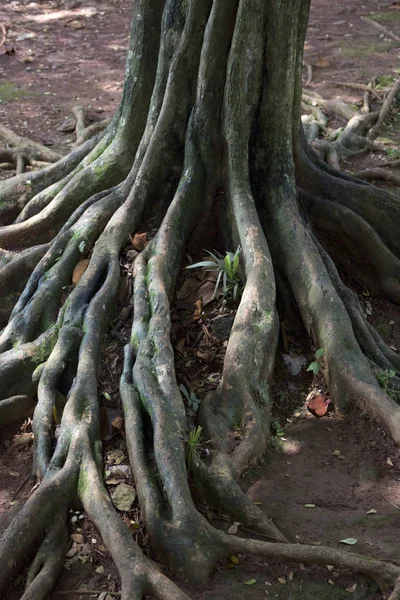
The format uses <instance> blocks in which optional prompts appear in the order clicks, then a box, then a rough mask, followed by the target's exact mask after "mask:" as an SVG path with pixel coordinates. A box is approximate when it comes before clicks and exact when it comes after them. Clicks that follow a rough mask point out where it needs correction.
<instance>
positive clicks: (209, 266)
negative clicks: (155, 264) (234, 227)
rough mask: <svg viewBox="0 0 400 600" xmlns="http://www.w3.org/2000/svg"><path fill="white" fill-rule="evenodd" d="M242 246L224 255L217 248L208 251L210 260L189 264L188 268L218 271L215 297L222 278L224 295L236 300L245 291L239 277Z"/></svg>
mask: <svg viewBox="0 0 400 600" xmlns="http://www.w3.org/2000/svg"><path fill="white" fill-rule="evenodd" d="M241 249H242V248H241V246H238V247H237V249H236V252H235V253H233V252H227V253H226V255H225V256H222V254H220V253H219V252H217V251H216V250H215V251H214V252H209V251H208V250H206V252H207V253H208V254H209V255H210V257H211V259H210V260H202V261H200V262H198V263H195V264H194V265H189V266H188V267H186V268H187V269H197V268H199V267H203V269H204V270H205V271H213V272H217V273H218V276H217V280H216V282H215V288H214V294H213V298H215V296H216V295H217V291H218V288H219V284H220V283H221V279H222V290H223V297H224V298H227V297H232V299H233V300H234V301H236V299H237V298H238V297H239V296H240V294H241V293H242V291H243V286H242V284H241V281H240V277H239V264H240V258H239V254H240V251H241Z"/></svg>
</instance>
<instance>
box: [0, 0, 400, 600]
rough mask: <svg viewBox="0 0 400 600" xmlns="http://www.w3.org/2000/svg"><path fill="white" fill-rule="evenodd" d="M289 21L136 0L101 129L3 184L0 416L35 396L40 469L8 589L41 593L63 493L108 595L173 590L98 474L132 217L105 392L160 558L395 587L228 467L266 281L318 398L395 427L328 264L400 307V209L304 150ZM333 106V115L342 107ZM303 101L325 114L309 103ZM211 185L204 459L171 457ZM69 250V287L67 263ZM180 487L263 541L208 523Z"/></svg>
mask: <svg viewBox="0 0 400 600" xmlns="http://www.w3.org/2000/svg"><path fill="white" fill-rule="evenodd" d="M250 5H251V6H250ZM306 21H307V3H306V2H304V3H301V2H297V1H296V2H295V1H294V0H293V1H290V2H272V3H265V2H264V1H263V0H252V2H249V1H248V0H235V1H232V0H207V1H203V0H201V1H200V0H195V1H193V2H190V3H182V2H177V1H176V0H167V1H166V2H164V1H163V0H151V1H150V0H137V1H136V2H135V4H134V18H133V21H132V42H131V48H130V54H129V57H128V63H127V77H126V84H125V88H124V95H123V100H122V103H121V106H120V108H119V110H118V113H117V115H116V116H115V118H114V119H113V121H112V122H111V123H110V124H109V126H108V128H107V130H106V131H105V133H104V135H100V136H99V137H98V138H95V140H90V141H89V142H86V144H84V145H83V146H82V147H81V148H79V149H78V150H77V151H75V152H72V153H71V154H70V155H69V156H68V157H65V158H62V159H61V160H59V161H58V162H57V163H56V164H54V165H51V166H50V167H47V168H46V169H44V170H43V171H41V172H33V173H30V174H29V178H28V174H25V175H19V176H18V177H16V178H15V180H14V181H13V180H10V182H6V183H5V184H4V187H2V189H3V190H5V193H6V194H7V197H9V198H10V205H9V206H8V207H7V208H6V209H4V211H3V212H2V214H3V216H4V225H5V226H4V227H2V228H1V229H0V244H1V245H2V247H4V248H5V250H3V251H2V254H1V257H0V258H1V260H2V267H1V270H0V289H1V290H4V291H5V292H6V291H7V296H6V298H5V299H4V303H3V306H2V308H1V311H2V312H1V313H0V315H1V316H2V318H3V319H6V318H8V316H9V314H10V319H9V321H8V324H7V325H6V327H5V329H4V330H3V331H2V332H1V335H0V352H1V354H0V399H1V400H0V420H1V421H2V423H3V422H5V423H7V422H10V421H11V420H13V419H18V418H21V417H22V416H25V414H26V413H27V412H28V411H32V408H33V406H35V412H34V419H33V429H34V436H35V445H34V451H35V464H34V471H35V473H36V475H37V477H38V479H39V480H40V481H41V483H40V485H39V487H38V488H37V490H36V491H35V492H34V493H33V495H32V496H31V497H30V498H29V500H28V501H27V503H26V504H25V506H24V507H23V508H22V509H21V511H20V512H19V513H18V515H17V516H16V518H15V519H14V521H13V523H12V524H11V525H10V527H9V528H8V530H7V531H6V532H5V534H4V536H3V538H2V541H1V544H0V557H1V558H2V560H3V562H4V565H5V567H4V569H3V570H2V571H1V572H0V587H1V586H4V585H5V584H6V582H7V581H9V579H10V577H11V576H12V573H13V572H14V571H15V569H16V568H17V567H18V565H19V564H21V562H22V560H24V559H26V558H28V557H29V558H30V559H31V560H32V562H31V567H30V570H29V574H28V579H27V586H26V591H25V593H24V595H23V598H24V600H28V599H29V600H42V598H44V597H45V596H46V594H47V593H48V592H49V591H50V589H51V588H52V586H53V584H54V581H55V579H56V577H57V576H58V574H59V571H60V569H61V567H62V564H63V557H64V553H65V550H66V544H67V539H68V534H67V529H66V519H67V513H68V509H69V507H70V506H71V505H72V504H73V503H75V502H76V501H77V500H79V501H81V502H82V504H83V506H84V508H85V510H86V512H87V514H88V516H89V518H90V519H91V520H92V521H93V523H94V524H95V526H96V527H97V529H98V531H99V533H100V535H101V537H102V540H103V542H104V543H105V544H106V545H107V547H108V548H109V550H110V552H111V555H112V557H113V560H114V562H115V564H116V566H117V569H118V571H119V574H120V577H121V584H122V590H121V597H122V598H123V600H132V599H137V600H140V599H141V598H143V597H144V596H152V597H154V598H157V599H163V600H185V599H186V598H187V596H186V595H185V594H184V593H183V592H181V591H180V590H179V589H178V588H177V586H176V585H175V584H174V583H172V582H171V581H170V580H169V579H168V578H167V577H166V576H165V575H163V574H162V573H161V571H160V568H159V567H158V566H157V565H156V564H155V563H153V562H151V561H150V560H149V559H148V558H146V557H145V556H144V555H143V554H142V552H141V550H140V549H139V547H138V546H137V545H136V544H135V542H134V540H133V538H132V536H131V533H130V531H129V529H128V528H127V527H126V526H125V524H124V523H123V521H122V519H121V518H120V517H119V515H118V514H117V512H116V511H115V510H114V508H113V505H112V502H111V499H110V497H109V496H108V494H107V491H106V488H105V486H104V483H103V478H102V471H103V465H102V452H101V451H102V448H101V441H100V413H99V399H98V389H97V387H98V385H97V384H98V364H99V358H100V349H101V344H102V342H103V339H104V335H105V331H106V329H107V327H108V322H109V319H110V317H111V315H112V313H113V310H114V308H115V304H116V297H117V292H118V287H119V282H120V265H119V254H120V252H121V250H122V249H123V248H124V247H125V245H126V244H127V243H128V240H129V235H131V234H133V233H134V232H135V231H137V230H138V228H139V226H140V225H141V224H142V223H143V222H144V221H145V220H147V219H150V220H151V221H150V222H151V223H152V226H153V225H154V226H156V227H158V231H157V234H156V235H155V237H153V239H152V240H151V241H150V243H149V244H148V245H147V247H146V248H145V250H144V251H143V252H142V253H140V254H139V256H138V257H137V258H136V260H135V263H134V267H133V275H134V298H133V303H134V307H133V325H132V332H131V338H130V341H129V343H128V344H127V346H126V348H125V361H124V371H123V375H122V377H121V383H120V393H121V399H122V404H123V409H124V415H125V431H126V442H127V448H128V454H129V460H130V463H131V466H132V471H133V474H134V479H135V485H136V489H137V494H138V498H139V501H140V506H141V510H142V516H143V518H144V520H145V521H146V532H147V534H148V536H149V539H150V542H151V545H152V549H153V550H154V552H155V553H156V555H157V557H158V559H159V561H160V562H161V563H163V564H165V565H166V566H167V567H168V568H171V569H172V570H173V571H174V572H175V573H176V574H177V575H178V576H179V577H181V578H186V579H188V578H189V579H191V580H192V581H194V582H198V583H203V582H204V581H205V580H206V579H207V577H208V576H209V574H210V572H211V571H212V569H213V567H214V565H215V563H216V562H217V561H218V560H220V559H222V558H224V557H225V556H227V555H229V554H232V552H243V553H257V554H261V555H263V556H268V557H270V558H276V559H278V560H291V561H297V562H302V563H307V564H320V565H326V564H332V565H335V566H337V567H340V568H349V569H354V570H356V571H358V572H361V573H363V574H365V575H367V576H369V577H372V578H373V579H375V581H377V582H378V584H379V585H380V586H381V589H382V590H383V591H384V592H385V593H386V592H387V591H389V590H390V589H391V588H393V587H395V591H394V592H393V594H395V595H394V596H393V594H392V596H393V597H394V598H396V597H398V592H397V591H396V590H397V587H398V584H397V582H398V580H399V577H400V567H398V566H395V565H391V564H388V563H383V562H380V561H377V560H375V559H372V558H366V557H363V556H359V555H356V554H352V553H348V552H342V551H338V550H334V549H329V548H324V547H321V546H318V547H317V546H303V545H299V544H290V543H284V542H287V539H286V537H285V535H284V534H283V533H282V532H281V531H280V530H279V527H278V526H276V525H275V524H274V523H272V522H271V520H270V519H269V518H268V516H267V515H266V514H265V513H264V512H262V511H261V510H260V509H259V508H258V507H257V506H255V505H254V503H253V502H251V500H250V499H249V498H247V497H246V495H245V494H244V493H243V491H242V489H241V488H240V485H239V483H238V482H239V478H240V476H241V474H242V473H243V471H244V469H245V468H246V467H247V466H248V465H249V464H250V463H251V462H253V461H255V460H257V459H258V458H259V456H260V455H261V454H262V453H263V452H264V451H265V449H266V448H267V444H268V439H269V431H270V413H271V397H270V394H269V381H270V377H271V376H272V373H273V369H274V361H275V353H276V347H277V338H278V314H277V309H276V305H277V288H278V290H279V292H282V291H283V293H284V294H285V296H286V298H284V299H283V300H282V299H281V300H280V305H282V306H285V307H286V306H287V305H289V303H293V298H294V299H295V302H296V304H297V306H298V309H299V311H300V314H301V317H302V319H303V322H304V325H305V327H306V329H307V331H308V332H309V334H310V336H311V337H312V338H313V340H314V342H315V344H316V346H317V347H322V348H323V349H324V369H325V375H326V380H327V383H328V385H329V387H330V391H331V395H332V398H333V401H334V403H335V405H336V408H337V409H338V410H339V411H342V412H345V411H346V410H348V409H349V408H350V407H353V406H355V407H357V408H358V409H359V410H362V411H365V412H366V413H368V414H369V415H370V416H371V417H373V418H375V419H377V420H378V421H379V422H380V423H382V424H383V425H384V426H385V427H386V428H387V429H388V430H389V432H390V434H391V436H392V437H393V439H394V440H395V441H396V443H398V444H399V443H400V407H399V406H398V405H397V404H396V403H395V402H394V401H393V400H391V399H390V398H389V396H388V395H387V394H386V393H385V392H384V391H383V390H382V389H381V388H380V387H379V385H378V383H377V381H376V379H375V374H376V369H378V368H381V369H392V368H393V369H394V370H396V371H399V368H400V359H399V357H398V355H397V354H395V353H394V352H393V351H392V350H391V349H390V348H389V347H388V346H387V344H385V342H384V341H383V340H382V339H381V338H380V336H379V335H378V334H377V332H376V331H375V330H374V328H373V327H372V326H371V325H370V324H368V323H367V322H366V321H365V319H364V317H363V314H362V309H361V306H360V304H359V302H358V299H357V297H356V295H355V294H354V293H353V292H352V291H351V290H350V289H348V288H347V287H346V286H345V285H344V283H343V282H342V280H341V278H340V276H339V273H338V270H337V268H336V266H335V263H336V264H339V265H341V266H342V267H345V268H346V270H347V271H348V272H350V273H352V272H353V269H355V268H356V267H355V266H354V265H357V268H358V271H359V270H360V268H361V274H360V273H358V275H359V278H360V279H361V280H362V282H363V283H364V285H367V286H368V287H369V289H371V290H372V291H373V292H375V293H379V294H380V295H382V296H385V297H389V298H390V299H391V300H393V301H396V302H399V303H400V288H399V283H398V273H399V257H400V242H399V239H398V227H399V222H400V206H399V203H398V201H397V199H396V198H394V197H392V196H390V195H388V194H385V193H384V192H381V191H376V190H375V189H374V188H373V187H372V186H369V185H366V184H364V183H362V182H360V181H358V180H357V179H355V178H354V177H351V176H348V175H345V174H341V173H337V172H336V171H334V169H333V168H332V166H329V165H327V164H323V163H322V161H321V158H320V157H318V156H317V155H316V154H315V152H314V151H312V150H310V149H309V148H308V147H307V145H306V144H305V142H304V139H303V138H301V137H300V134H299V125H300V106H301V94H300V91H299V82H300V76H301V65H302V56H301V48H302V47H303V42H304V36H305V29H306ZM261 49H262V51H261ZM264 50H265V51H264ZM366 91H367V90H366ZM368 93H369V90H368ZM315 98H316V97H315V96H312V99H313V101H314V99H315ZM322 100H323V99H318V98H317V101H318V102H317V103H319V104H322V105H324V106H325V107H326V104H324V102H321V101H322ZM347 108H348V107H347ZM335 110H338V111H339V112H341V114H342V115H343V116H345V118H346V120H347V119H348V117H349V114H350V113H349V112H348V110H347V109H345V108H343V106H341V105H340V106H339V105H338V106H336V107H335ZM310 111H312V112H313V113H314V116H316V117H317V119H319V120H320V121H321V123H323V122H325V118H324V115H323V114H322V112H321V111H320V109H318V110H315V107H311V108H310ZM74 115H75V121H74V122H73V124H72V126H73V127H74V128H75V130H76V133H77V135H78V137H79V136H82V135H86V133H85V132H87V129H88V128H87V126H86V125H87V122H86V120H85V114H84V110H83V109H82V107H75V109H74ZM346 115H347V116H346ZM351 117H352V120H351V121H350V123H349V124H348V126H347V128H346V129H345V131H344V132H343V134H342V136H341V138H340V142H338V143H336V142H332V143H331V145H330V151H331V152H332V156H331V159H330V163H331V165H334V166H335V165H336V166H337V164H338V160H339V157H340V154H341V153H342V152H344V149H346V148H347V149H349V148H350V149H354V144H355V142H357V143H358V142H359V141H360V140H362V142H363V143H365V139H366V133H367V131H368V129H369V128H370V127H371V125H372V124H373V123H374V121H375V119H376V115H374V114H371V113H370V114H368V115H367V116H363V117H360V116H359V115H357V116H354V112H353V111H352V113H351ZM353 117H354V118H353ZM314 131H315V128H314ZM360 143H361V142H360ZM335 144H336V145H335ZM335 153H336V155H335ZM295 163H296V168H295ZM295 170H296V173H295ZM28 182H29V183H28ZM26 188H32V189H29V190H28V191H27V190H26ZM222 192H223V193H222ZM216 197H219V198H220V205H221V206H220V207H219V208H220V210H221V212H222V213H223V215H222V216H223V219H224V231H223V235H224V236H225V240H226V244H227V245H230V244H233V245H234V246H236V247H237V246H238V245H240V246H241V260H242V264H243V267H244V279H245V282H244V284H245V285H244V290H243V294H242V297H241V300H240V304H239V307H238V310H237V312H236V317H235V321H234V325H233V328H232V331H231V335H230V339H229V343H228V346H227V349H226V354H225V361H224V366H223V377H222V381H221V384H220V386H219V388H218V389H217V390H213V391H212V392H211V393H209V394H208V395H207V396H206V398H204V399H202V403H201V410H200V414H199V423H200V424H201V425H202V426H203V432H204V435H205V436H206V438H207V439H209V440H210V441H209V443H208V448H209V450H210V454H209V455H208V456H206V457H205V458H204V460H203V459H202V457H200V456H199V455H197V454H196V452H195V451H194V452H193V450H192V452H193V455H192V456H191V457H190V460H188V457H187V455H188V435H189V432H190V429H191V428H192V427H193V425H194V424H193V423H192V422H191V421H190V419H189V418H188V416H187V414H186V410H185V403H184V400H183V399H182V396H181V394H180V391H179V387H178V385H177V380H176V375H175V368H174V353H173V348H172V344H171V339H170V332H171V331H170V330H171V322H170V304H171V301H172V299H173V294H174V287H175V282H176V279H177V276H178V273H179V270H180V268H181V265H182V260H183V257H184V254H185V247H186V244H187V243H188V242H189V241H190V240H191V236H194V235H195V234H196V228H197V227H198V225H199V223H200V224H203V225H204V223H205V222H206V221H207V219H208V218H209V217H210V214H212V212H211V211H212V209H213V208H216V207H215V206H214V200H215V198H216ZM221 198H222V200H221ZM12 219H15V222H14V223H13V224H11V225H7V223H9V222H10V220H12ZM221 220H222V219H221ZM366 256H367V257H368V260H367V261H366V260H364V259H365V257H366ZM86 257H87V258H88V259H89V264H88V267H87V269H86V271H85V273H84V275H83V276H82V278H81V279H80V280H79V282H78V283H77V285H76V286H75V287H73V288H72V287H71V286H70V284H71V275H72V273H73V270H74V269H75V267H76V265H77V263H78V262H79V261H80V260H81V258H86ZM334 261H335V262H334ZM22 264H23V267H24V268H23V277H22V279H23V280H24V281H23V282H22V283H20V281H19V280H18V276H17V269H19V268H20V266H21V265H22ZM275 276H276V277H277V281H278V285H277V283H276V280H275ZM27 278H28V281H27V282H26V284H25V280H26V279H27ZM68 292H69V293H68ZM18 294H21V295H20V296H19V297H18V298H17V296H18ZM278 305H279V304H278ZM397 383H398V380H396V385H397ZM55 412H57V414H58V416H61V425H60V429H59V435H58V438H57V440H55V435H54V428H55V427H54V426H55V422H54V420H55V419H54V416H55ZM238 428H239V429H240V434H241V435H240V439H238V440H234V439H233V437H234V436H233V432H234V431H235V430H237V429H238ZM194 491H195V493H196V501H195V500H194V497H193V492H194ZM50 497H51V503H50V502H49V500H48V499H49V498H50ZM199 504H201V505H202V506H203V505H204V504H207V505H208V506H209V507H211V509H216V510H218V511H221V512H223V513H224V514H225V515H227V518H228V519H231V520H232V521H234V520H235V521H239V522H240V523H242V526H243V528H244V529H247V530H250V531H252V532H255V533H258V534H262V535H263V537H268V538H270V539H271V540H273V541H274V543H269V542H261V541H257V540H253V539H242V538H240V537H235V536H231V535H227V534H225V533H223V532H222V531H220V530H218V529H216V528H214V527H213V526H212V525H211V524H210V523H209V522H208V520H207V519H206V518H205V517H204V516H203V514H202V513H201V512H200V510H199V509H198V505H199ZM276 542H278V543H276ZM5 559H7V560H5ZM396 586H397V587H396ZM396 594H397V596H396Z"/></svg>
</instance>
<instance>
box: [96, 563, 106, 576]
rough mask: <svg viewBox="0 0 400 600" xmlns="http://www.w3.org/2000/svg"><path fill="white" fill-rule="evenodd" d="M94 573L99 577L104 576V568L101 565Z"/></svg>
mask: <svg viewBox="0 0 400 600" xmlns="http://www.w3.org/2000/svg"><path fill="white" fill-rule="evenodd" d="M96 573H98V574H99V575H104V567H103V565H100V567H97V569H96Z"/></svg>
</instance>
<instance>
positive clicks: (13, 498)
mask: <svg viewBox="0 0 400 600" xmlns="http://www.w3.org/2000/svg"><path fill="white" fill-rule="evenodd" d="M31 475H32V473H28V475H27V476H26V477H25V479H24V480H23V482H22V483H20V485H19V486H18V487H17V489H16V490H15V492H14V493H13V495H12V496H11V500H10V506H11V502H14V500H15V498H16V497H17V496H18V493H19V492H20V490H21V489H22V488H23V487H24V485H25V484H26V482H27V481H29V479H30V477H31Z"/></svg>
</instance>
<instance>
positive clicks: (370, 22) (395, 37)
mask: <svg viewBox="0 0 400 600" xmlns="http://www.w3.org/2000/svg"><path fill="white" fill-rule="evenodd" d="M360 19H361V20H362V21H364V23H366V24H367V25H370V27H373V28H374V29H377V30H378V31H380V33H383V34H384V35H385V36H386V37H388V38H391V39H392V40H395V41H396V42H400V37H399V36H398V35H396V34H395V33H393V31H389V29H387V28H386V27H384V26H383V25H381V24H380V23H377V22H376V21H373V20H372V19H368V17H360Z"/></svg>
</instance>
